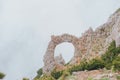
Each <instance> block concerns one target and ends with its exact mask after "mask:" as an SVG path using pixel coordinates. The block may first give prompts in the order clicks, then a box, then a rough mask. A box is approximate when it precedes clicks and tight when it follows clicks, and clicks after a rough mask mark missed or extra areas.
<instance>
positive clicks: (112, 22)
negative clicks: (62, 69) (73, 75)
mask: <svg viewBox="0 0 120 80" xmlns="http://www.w3.org/2000/svg"><path fill="white" fill-rule="evenodd" d="M113 40H115V42H116V46H117V47H118V46H120V10H119V9H118V10H117V11H116V12H115V13H114V14H112V15H111V16H110V17H109V19H108V21H107V22H106V23H104V24H103V25H101V26H100V27H98V28H97V29H96V30H95V31H93V29H92V28H89V29H88V30H87V31H86V32H85V33H83V34H82V36H81V37H80V38H77V37H75V36H73V35H69V34H63V35H60V36H51V41H50V42H49V45H48V48H47V51H46V53H45V55H44V67H43V72H44V73H45V74H50V72H51V71H52V70H53V69H54V68H55V67H56V65H59V64H58V63H57V61H56V60H55V58H54V50H55V47H56V46H57V45H59V44H60V43H63V42H69V43H72V44H73V46H74V47H75V52H74V56H73V58H72V60H71V62H70V63H71V64H76V63H78V62H80V61H81V60H82V59H87V60H90V59H92V58H94V57H96V56H100V55H102V54H104V53H105V51H106V50H107V48H108V46H109V44H110V43H111V42H112V41H113Z"/></svg>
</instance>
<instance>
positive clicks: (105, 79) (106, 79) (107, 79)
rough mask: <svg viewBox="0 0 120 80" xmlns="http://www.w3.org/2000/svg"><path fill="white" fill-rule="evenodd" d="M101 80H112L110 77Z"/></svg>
mask: <svg viewBox="0 0 120 80" xmlns="http://www.w3.org/2000/svg"><path fill="white" fill-rule="evenodd" d="M100 80H110V79H109V78H102V79H100Z"/></svg>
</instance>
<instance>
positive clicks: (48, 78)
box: [34, 75, 55, 80]
mask: <svg viewBox="0 0 120 80" xmlns="http://www.w3.org/2000/svg"><path fill="white" fill-rule="evenodd" d="M34 80H55V79H54V78H53V77H52V76H47V75H43V76H41V77H40V78H36V79H34Z"/></svg>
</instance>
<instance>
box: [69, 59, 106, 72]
mask: <svg viewBox="0 0 120 80" xmlns="http://www.w3.org/2000/svg"><path fill="white" fill-rule="evenodd" d="M101 68H104V62H103V61H102V60H101V59H92V60H90V61H89V62H87V61H82V62H81V63H80V64H79V65H76V66H73V67H72V68H70V69H69V72H70V74H72V72H77V71H84V70H95V69H101Z"/></svg>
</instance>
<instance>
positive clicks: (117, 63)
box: [113, 56, 120, 71]
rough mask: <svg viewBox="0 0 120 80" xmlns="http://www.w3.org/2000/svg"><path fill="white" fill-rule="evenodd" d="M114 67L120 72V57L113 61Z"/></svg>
mask: <svg viewBox="0 0 120 80" xmlns="http://www.w3.org/2000/svg"><path fill="white" fill-rule="evenodd" d="M113 66H114V68H115V69H116V70H119V71H120V56H118V57H116V59H115V60H114V61H113Z"/></svg>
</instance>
